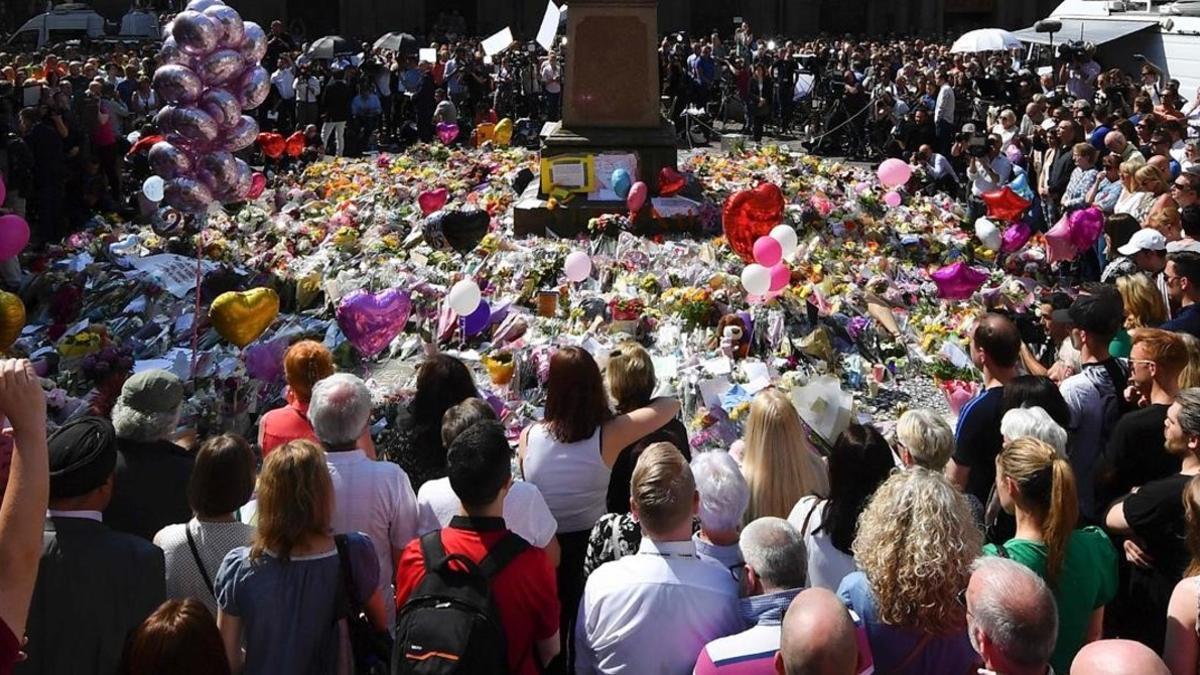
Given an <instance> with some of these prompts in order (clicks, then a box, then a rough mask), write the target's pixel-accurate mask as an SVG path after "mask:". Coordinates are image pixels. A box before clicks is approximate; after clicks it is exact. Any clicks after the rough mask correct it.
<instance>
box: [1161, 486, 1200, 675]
mask: <svg viewBox="0 0 1200 675" xmlns="http://www.w3.org/2000/svg"><path fill="white" fill-rule="evenodd" d="M1183 515H1184V522H1185V523H1186V533H1185V536H1184V543H1185V544H1186V545H1187V549H1188V552H1189V553H1191V555H1192V562H1191V563H1190V564H1189V565H1188V568H1187V571H1185V572H1184V573H1183V579H1182V580H1180V582H1179V583H1178V584H1176V585H1175V590H1174V591H1173V592H1172V593H1171V603H1170V604H1169V605H1168V606H1167V637H1166V642H1165V643H1164V647H1163V660H1164V661H1166V663H1167V667H1168V668H1170V669H1171V675H1197V673H1198V672H1200V670H1198V669H1197V667H1196V666H1197V663H1200V642H1198V641H1197V640H1198V637H1200V624H1197V616H1196V615H1197V609H1196V608H1197V607H1200V476H1196V477H1194V478H1192V479H1191V480H1190V481H1188V484H1187V487H1185V488H1184V490H1183Z"/></svg>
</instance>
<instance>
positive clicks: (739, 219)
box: [722, 183, 784, 263]
mask: <svg viewBox="0 0 1200 675" xmlns="http://www.w3.org/2000/svg"><path fill="white" fill-rule="evenodd" d="M783 205H784V200H783V192H782V191H780V189H779V187H778V186H776V185H773V184H771V183H763V184H761V185H759V186H758V187H756V188H754V189H753V190H743V191H742V192H738V193H735V194H732V195H730V196H729V198H728V199H726V200H725V207H724V210H723V212H722V222H723V223H724V226H725V239H726V240H727V241H728V242H729V247H730V248H732V249H733V251H734V253H737V254H738V255H739V256H741V258H742V260H744V261H746V263H752V262H754V242H755V241H756V240H757V239H758V238H759V237H765V236H767V235H769V234H770V233H771V228H773V227H775V226H776V225H778V224H779V223H780V222H782V221H783Z"/></svg>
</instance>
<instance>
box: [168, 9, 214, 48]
mask: <svg viewBox="0 0 1200 675" xmlns="http://www.w3.org/2000/svg"><path fill="white" fill-rule="evenodd" d="M222 32H223V31H222V29H221V26H220V25H219V24H218V23H217V22H216V21H213V20H212V19H210V18H208V17H207V16H204V15H203V14H201V13H200V12H193V11H183V12H180V13H178V14H176V15H175V20H174V21H172V25H171V37H173V38H175V43H176V44H178V45H179V48H180V49H182V50H183V51H185V52H187V53H188V54H204V53H206V52H210V51H212V50H213V48H215V47H216V46H217V42H219V41H220V39H221V34H222Z"/></svg>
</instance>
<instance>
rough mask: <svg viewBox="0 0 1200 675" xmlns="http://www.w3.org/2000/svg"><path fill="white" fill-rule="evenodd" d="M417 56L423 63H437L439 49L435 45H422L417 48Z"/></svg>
mask: <svg viewBox="0 0 1200 675" xmlns="http://www.w3.org/2000/svg"><path fill="white" fill-rule="evenodd" d="M417 58H418V59H420V60H421V63H437V50H436V49H434V48H433V47H422V48H421V49H418V50H417Z"/></svg>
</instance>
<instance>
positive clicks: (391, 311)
mask: <svg viewBox="0 0 1200 675" xmlns="http://www.w3.org/2000/svg"><path fill="white" fill-rule="evenodd" d="M411 311H412V298H411V297H410V296H409V294H408V292H407V291H402V290H400V289H398V288H389V289H388V290H386V291H382V292H380V293H368V292H367V291H365V290H358V291H354V292H353V293H350V294H349V295H347V296H346V297H344V298H342V301H341V303H340V304H338V308H337V322H338V326H339V327H340V328H341V329H342V333H344V334H345V335H346V339H348V340H350V344H352V345H354V348H355V349H357V350H358V351H359V353H361V354H362V355H363V356H365V357H367V358H371V357H373V356H375V355H376V354H378V353H379V352H381V351H383V349H384V348H385V347H387V346H388V344H390V343H391V341H392V340H393V339H394V338H395V337H396V336H397V335H399V334H400V332H401V331H403V330H404V326H405V324H407V323H408V315H409V313H410V312H411Z"/></svg>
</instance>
